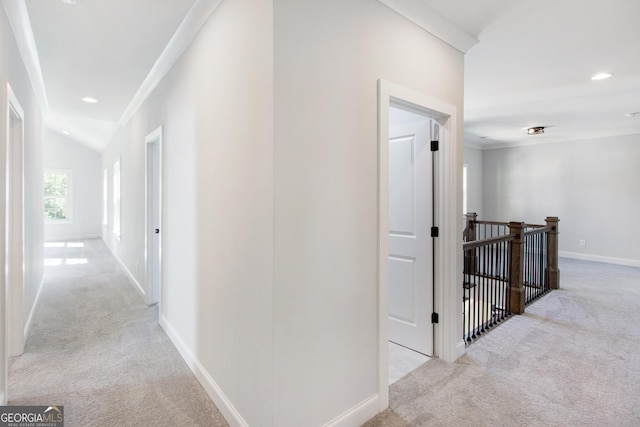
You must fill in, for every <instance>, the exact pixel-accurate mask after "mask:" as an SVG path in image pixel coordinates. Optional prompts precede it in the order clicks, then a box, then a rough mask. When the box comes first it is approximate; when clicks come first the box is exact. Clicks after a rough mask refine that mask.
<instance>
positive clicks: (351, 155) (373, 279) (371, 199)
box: [273, 0, 463, 426]
mask: <svg viewBox="0 0 640 427" xmlns="http://www.w3.org/2000/svg"><path fill="white" fill-rule="evenodd" d="M274 7H275V9H274V20H275V25H274V28H275V121H276V128H275V290H274V296H275V301H274V304H275V306H274V314H275V323H274V328H275V329H274V335H275V336H274V339H275V341H274V346H275V347H274V363H275V365H274V381H275V383H274V387H275V395H274V405H275V406H274V419H273V425H276V426H302V425H304V426H319V425H324V424H325V423H329V422H330V421H331V420H333V419H334V418H335V417H337V416H338V415H341V414H344V413H345V412H346V411H348V410H350V409H352V408H354V407H355V406H356V405H359V404H361V403H364V402H365V401H367V399H369V398H371V397H374V396H375V395H376V393H377V361H378V346H377V345H378V344H377V339H378V325H377V322H378V312H377V308H378V307H377V302H378V301H377V298H378V294H377V287H376V284H377V229H378V228H377V227H378V224H377V221H378V218H377V210H378V200H377V173H378V163H377V162H378V156H377V148H378V147H377V125H378V118H377V89H376V88H377V80H378V79H380V78H382V79H385V80H387V81H390V82H393V83H396V84H400V85H402V86H405V87H408V88H411V89H413V90H416V91H419V92H422V93H424V94H427V95H429V96H431V97H434V98H438V99H440V100H442V101H445V102H448V103H449V104H452V105H455V106H457V107H458V112H459V114H460V116H459V122H458V124H459V126H458V127H459V129H458V135H462V117H461V114H462V103H463V56H462V54H461V53H460V52H458V51H456V50H454V49H453V48H451V47H449V46H448V45H446V44H444V43H443V42H441V41H440V40H438V39H436V38H435V37H432V36H431V35H430V34H428V33H427V32H425V31H424V30H422V29H420V28H419V27H417V26H416V25H414V24H412V23H410V22H409V21H407V20H405V19H404V18H402V17H400V16H399V15H397V14H396V13H395V12H393V11H391V10H390V9H388V8H387V7H385V6H384V5H382V4H381V3H379V2H376V1H371V0H350V1H348V2H345V1H341V0H326V1H321V2H318V1H313V0H277V1H275V2H274ZM454 151H457V152H458V154H457V158H458V159H459V163H460V164H459V178H461V176H462V172H461V171H462V144H461V143H460V144H459V145H458V146H457V147H456V148H455V150H454ZM458 183H459V184H460V189H458V188H456V190H460V191H461V179H458ZM457 194H461V193H460V192H458V193H456V195H457ZM454 197H455V196H454ZM457 215H458V217H461V215H462V213H461V207H459V208H458V213H457ZM460 271H462V270H461V269H460ZM457 285H458V284H457V283H455V284H451V286H457ZM351 422H354V420H351Z"/></svg>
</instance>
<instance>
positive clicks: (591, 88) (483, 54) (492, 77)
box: [421, 0, 640, 148]
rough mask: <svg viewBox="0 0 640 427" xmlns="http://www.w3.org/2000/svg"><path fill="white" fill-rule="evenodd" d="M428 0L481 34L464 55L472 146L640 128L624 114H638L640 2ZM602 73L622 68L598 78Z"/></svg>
mask: <svg viewBox="0 0 640 427" xmlns="http://www.w3.org/2000/svg"><path fill="white" fill-rule="evenodd" d="M421 1H422V2H423V3H425V4H427V5H428V6H430V7H431V8H433V9H435V10H437V11H438V12H439V13H440V14H441V15H442V16H444V17H446V18H447V19H449V20H450V21H451V22H453V23H454V24H456V25H457V26H459V27H460V28H462V29H463V30H465V31H466V32H468V33H469V34H471V35H472V36H475V37H476V38H477V39H478V40H479V43H478V44H477V45H475V46H474V47H472V48H471V49H470V50H469V52H468V53H467V54H466V55H465V110H464V114H465V117H464V125H465V144H466V145H471V146H476V147H482V148H488V147H501V146H510V145H524V144H540V143H547V142H560V141H568V140H581V139H585V138H593V137H607V136H613V135H624V134H634V133H640V115H639V116H637V117H632V118H629V117H625V114H626V113H632V112H640V46H639V44H640V24H639V23H638V19H639V18H640V1H638V0H607V1H602V0H597V1H596V0H485V1H472V0H421ZM600 72H610V73H614V76H613V77H612V78H610V79H607V80H601V81H592V80H591V77H592V76H593V75H595V74H597V73H600ZM532 126H548V127H549V129H547V130H546V131H545V133H544V135H527V134H526V132H525V129H526V128H528V127H532Z"/></svg>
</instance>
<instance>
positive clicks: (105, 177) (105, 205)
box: [102, 168, 109, 227]
mask: <svg viewBox="0 0 640 427" xmlns="http://www.w3.org/2000/svg"><path fill="white" fill-rule="evenodd" d="M102 225H103V226H105V227H106V226H108V225H109V168H104V169H103V171H102Z"/></svg>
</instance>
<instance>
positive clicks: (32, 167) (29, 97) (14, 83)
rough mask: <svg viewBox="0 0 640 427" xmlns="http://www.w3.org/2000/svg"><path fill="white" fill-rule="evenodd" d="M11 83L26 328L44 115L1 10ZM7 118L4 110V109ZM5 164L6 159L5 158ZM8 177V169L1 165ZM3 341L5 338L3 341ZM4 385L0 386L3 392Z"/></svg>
mask: <svg viewBox="0 0 640 427" xmlns="http://www.w3.org/2000/svg"><path fill="white" fill-rule="evenodd" d="M5 81H8V82H9V84H10V85H11V88H12V89H13V91H14V93H15V95H16V97H17V98H18V101H19V102H20V105H21V106H22V108H23V110H24V115H25V117H24V164H25V166H24V177H25V182H24V195H25V196H24V197H25V199H24V216H25V222H24V228H25V260H24V268H25V285H24V296H23V320H24V325H25V326H27V322H28V320H29V318H30V315H31V313H32V310H33V307H34V304H35V301H36V296H37V294H38V291H39V290H40V286H41V283H42V275H43V269H44V248H43V243H44V237H43V236H44V231H43V225H44V224H43V220H42V210H43V195H42V192H43V191H42V189H43V163H42V129H43V128H42V113H41V110H40V106H39V105H38V102H37V99H36V97H35V94H34V92H33V88H32V86H31V82H30V80H29V78H28V76H27V71H26V69H25V67H24V63H23V62H22V58H21V57H20V53H19V51H18V48H17V46H16V43H15V39H14V37H13V33H12V32H11V27H10V24H9V22H8V20H7V17H6V14H5V12H4V9H3V8H0V82H3V83H4V82H5ZM2 111H3V114H4V106H3V107H2ZM3 161H5V160H4V158H3ZM0 169H1V171H0V172H1V173H5V165H4V164H2V165H0ZM0 338H4V337H0ZM1 386H2V384H0V388H2V387H1ZM0 392H1V390H0Z"/></svg>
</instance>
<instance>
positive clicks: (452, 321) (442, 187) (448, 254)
mask: <svg viewBox="0 0 640 427" xmlns="http://www.w3.org/2000/svg"><path fill="white" fill-rule="evenodd" d="M391 103H393V104H394V105H402V106H406V107H408V108H411V109H413V110H415V111H417V112H421V113H423V114H425V115H428V116H429V117H431V118H433V119H435V120H437V121H438V122H439V123H440V125H441V126H442V129H443V135H441V138H440V141H441V144H440V149H439V150H438V160H437V164H438V171H437V174H438V187H437V192H438V194H437V199H438V200H439V203H438V206H437V210H436V217H435V218H434V221H435V223H436V225H437V226H438V227H439V228H440V230H441V232H440V236H439V237H438V239H437V240H436V242H437V243H436V245H437V246H436V248H437V250H436V254H435V268H436V283H434V291H435V294H436V298H435V301H434V302H433V304H434V311H436V312H438V313H439V315H440V323H439V324H436V325H435V327H434V356H436V357H439V358H440V359H443V360H445V361H447V362H453V361H455V360H456V359H457V358H458V357H459V356H460V355H461V354H460V351H461V350H460V348H461V347H460V344H461V343H462V344H463V346H462V349H463V350H464V343H463V342H462V336H461V334H460V333H459V331H460V330H461V329H462V325H461V324H460V325H459V323H460V322H461V319H462V305H461V304H459V301H461V300H462V293H461V287H460V286H456V284H457V283H461V279H462V278H461V277H459V275H460V274H461V270H460V271H458V270H459V269H458V264H459V262H458V261H459V260H460V259H461V256H462V245H461V244H459V242H461V241H462V236H461V235H460V234H461V233H460V224H459V221H458V220H457V219H458V218H459V217H460V215H461V214H460V213H459V212H458V208H457V201H458V197H457V196H458V187H457V179H458V178H457V175H458V164H457V155H456V149H455V148H456V147H457V145H458V140H457V109H456V107H455V106H453V105H450V104H448V103H445V102H442V101H440V100H438V99H435V98H432V97H429V96H427V95H424V94H421V93H419V92H416V91H414V90H411V89H408V88H405V87H402V86H399V85H396V84H394V83H390V82H387V81H385V80H382V79H381V80H378V395H379V411H383V410H384V409H386V408H387V407H388V406H389V379H388V343H387V340H388V328H387V322H388V319H387V317H388V275H389V272H388V265H387V264H388V260H387V258H388V253H389V243H388V230H389V212H388V203H389V165H388V163H389V148H388V139H389V105H390V104H391ZM459 273H460V274H459ZM458 325H459V326H460V327H458ZM463 353H464V351H463Z"/></svg>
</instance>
